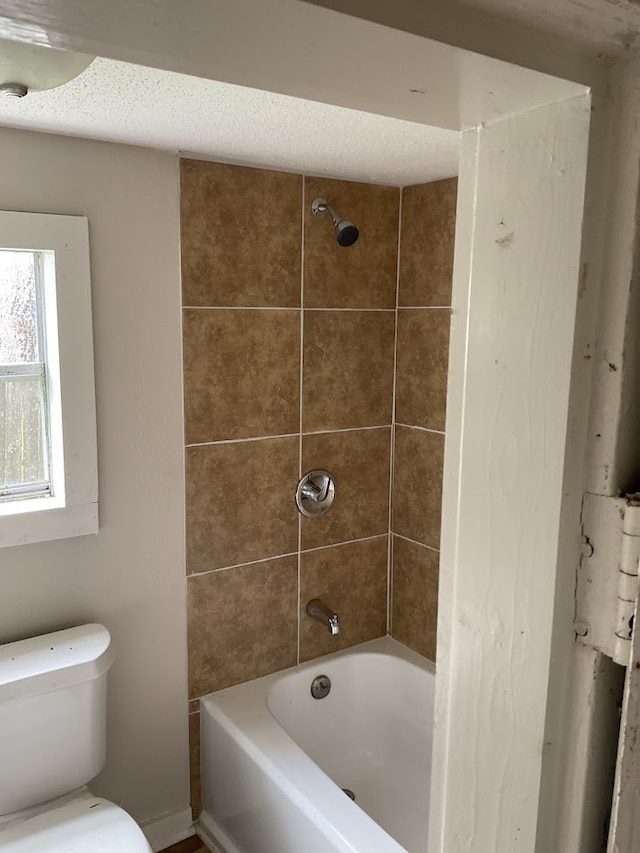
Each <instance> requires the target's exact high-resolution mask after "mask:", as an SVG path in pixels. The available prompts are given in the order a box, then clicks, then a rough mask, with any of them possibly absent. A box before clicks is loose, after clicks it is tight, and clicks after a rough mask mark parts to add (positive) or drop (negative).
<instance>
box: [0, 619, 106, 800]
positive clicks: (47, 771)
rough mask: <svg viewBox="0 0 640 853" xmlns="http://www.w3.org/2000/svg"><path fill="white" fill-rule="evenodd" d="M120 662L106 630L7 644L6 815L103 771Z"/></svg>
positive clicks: (2, 664)
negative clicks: (110, 676)
mask: <svg viewBox="0 0 640 853" xmlns="http://www.w3.org/2000/svg"><path fill="white" fill-rule="evenodd" d="M113 657H114V655H113V651H112V649H111V638H110V636H109V632H108V631H107V629H106V628H105V627H103V626H102V625H81V626H79V627H78V628H68V629H67V630H64V631H56V632H55V633H53V634H44V635H42V636H40V637H33V638H31V639H29V640H21V641H20V642H17V643H8V644H5V645H0V816H1V815H7V814H10V813H12V812H15V811H19V810H20V809H24V808H27V807H29V806H34V805H38V804H39V803H43V802H46V801H47V800H51V799H53V798H54V797H59V796H62V795H63V794H66V793H69V792H70V791H73V790H74V789H76V788H80V787H81V786H82V785H86V784H87V782H90V781H91V779H93V778H94V776H97V774H98V773H99V772H100V770H101V769H102V766H103V764H104V759H105V735H106V711H107V708H106V694H107V671H108V669H109V667H110V666H111V664H112V662H113Z"/></svg>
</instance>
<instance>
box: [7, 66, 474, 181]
mask: <svg viewBox="0 0 640 853" xmlns="http://www.w3.org/2000/svg"><path fill="white" fill-rule="evenodd" d="M0 124H3V125H6V126H8V127H21V128H25V129H28V130H40V131H47V132H50V133H59V134H65V135H69V136H81V137H86V138H89V139H102V140H106V141H109V142H122V143H126V144H129V145H142V146H146V147H148V148H158V149H161V150H163V151H170V152H178V151H180V152H190V153H192V154H195V155H196V156H202V157H208V158H211V159H215V160H227V161H230V162H235V163H246V164H253V165H261V166H268V167H270V168H275V169H282V170H288V171H292V172H306V173H307V174H317V175H331V176H333V177H340V178H349V179H351V180H360V181H370V182H373V183H382V184H393V185H396V186H403V185H405V184H410V183H417V182H418V181H420V182H423V181H434V180H437V179H439V178H447V177H451V176H452V175H456V174H457V173H458V148H459V138H460V136H459V134H458V133H456V132H454V131H451V130H443V129H441V128H436V127H429V126H428V125H423V124H416V123H414V122H409V121H402V120H400V119H394V118H388V117H386V116H379V115H373V114H371V113H365V112H360V111H359V110H351V109H345V108H343V107H335V106H331V105H328V104H321V103H316V102H314V101H306V100H302V99H300V98H292V97H289V96H286V95H279V94H274V93H272V92H263V91H260V90H258V89H250V88H247V87H246V86H234V85H232V84H230V83H220V82H218V81H215V80H203V79H201V78H198V77H189V76H187V75H185V74H176V73H174V72H170V71H161V70H159V69H157V68H145V67H143V66H140V65H131V64H129V63H125V62H115V61H113V60H108V59H101V58H98V59H96V60H94V62H93V63H92V64H91V65H90V66H89V68H87V70H86V71H84V72H83V73H82V74H81V75H80V76H79V77H77V78H76V79H75V80H72V81H71V82H69V83H67V84H66V85H65V86H61V87H59V88H58V89H51V90H50V91H48V92H33V93H30V94H29V95H27V97H26V98H22V99H13V98H2V99H1V100H0Z"/></svg>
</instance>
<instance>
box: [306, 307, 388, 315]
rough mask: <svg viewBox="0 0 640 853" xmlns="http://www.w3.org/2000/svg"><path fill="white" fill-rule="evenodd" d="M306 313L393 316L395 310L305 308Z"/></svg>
mask: <svg viewBox="0 0 640 853" xmlns="http://www.w3.org/2000/svg"><path fill="white" fill-rule="evenodd" d="M304 310H305V311H324V312H325V314H334V313H336V312H341V313H344V312H349V311H351V312H355V313H356V314H371V313H382V314H392V313H393V312H394V311H395V308H305V309H304Z"/></svg>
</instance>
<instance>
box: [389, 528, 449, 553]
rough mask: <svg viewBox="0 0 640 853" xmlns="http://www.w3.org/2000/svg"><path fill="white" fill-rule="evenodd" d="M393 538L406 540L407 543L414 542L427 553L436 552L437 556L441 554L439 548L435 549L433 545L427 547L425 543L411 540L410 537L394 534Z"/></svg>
mask: <svg viewBox="0 0 640 853" xmlns="http://www.w3.org/2000/svg"><path fill="white" fill-rule="evenodd" d="M392 535H393V536H397V537H398V539H404V541H405V542H412V543H413V544H414V545H419V546H420V547H421V548H426V549H427V551H435V553H436V554H439V553H440V549H439V548H434V547H433V545H425V544H424V542H418V540H417V539H411V538H409V536H403V535H402V533H393V534H392Z"/></svg>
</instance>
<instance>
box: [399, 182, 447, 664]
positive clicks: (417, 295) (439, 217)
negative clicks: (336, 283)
mask: <svg viewBox="0 0 640 853" xmlns="http://www.w3.org/2000/svg"><path fill="white" fill-rule="evenodd" d="M456 194H457V179H455V178H451V179H449V180H444V181H436V182H434V183H430V184H420V185H418V186H414V187H405V188H404V189H403V191H402V228H401V242H400V275H399V281H398V331H397V345H396V393H395V423H394V430H395V442H394V455H393V514H392V523H391V530H392V531H393V535H392V543H391V544H392V573H391V581H392V582H391V613H390V631H389V633H390V634H391V635H392V636H393V637H395V638H396V639H397V640H399V641H400V642H402V643H404V644H405V645H407V646H410V647H411V648H412V649H415V651H417V652H420V654H423V655H425V656H426V657H428V658H429V659H430V660H433V661H435V659H436V619H437V605H438V564H439V558H440V554H439V548H440V514H441V513H440V510H441V503H442V463H443V455H444V427H445V408H446V396H447V367H448V364H447V360H448V349H449V326H450V315H451V281H452V274H453V246H454V238H455V217H456Z"/></svg>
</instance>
